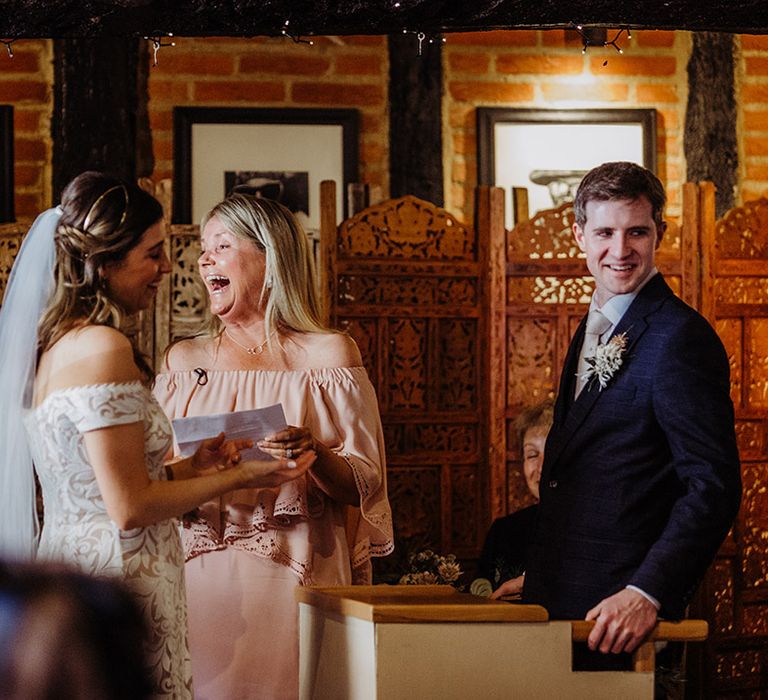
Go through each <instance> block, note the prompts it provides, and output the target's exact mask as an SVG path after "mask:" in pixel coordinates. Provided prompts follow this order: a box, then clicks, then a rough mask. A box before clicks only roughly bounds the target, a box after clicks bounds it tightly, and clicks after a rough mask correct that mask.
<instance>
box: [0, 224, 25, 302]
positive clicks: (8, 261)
mask: <svg viewBox="0 0 768 700" xmlns="http://www.w3.org/2000/svg"><path fill="white" fill-rule="evenodd" d="M31 225H32V222H31V221H27V222H18V223H15V224H0V300H2V297H3V296H4V295H5V287H6V285H7V284H8V278H9V277H10V275H11V268H12V267H13V261H14V260H15V259H16V255H18V252H19V249H20V248H21V242H22V241H23V240H24V236H25V235H26V233H27V230H28V229H29V227H30V226H31Z"/></svg>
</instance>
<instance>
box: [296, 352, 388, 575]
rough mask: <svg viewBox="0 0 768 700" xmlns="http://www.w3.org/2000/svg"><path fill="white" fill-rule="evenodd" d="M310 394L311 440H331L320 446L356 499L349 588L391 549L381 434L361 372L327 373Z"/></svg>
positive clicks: (374, 404) (351, 518)
mask: <svg viewBox="0 0 768 700" xmlns="http://www.w3.org/2000/svg"><path fill="white" fill-rule="evenodd" d="M315 386H316V390H315V392H313V400H314V402H315V405H314V411H311V412H310V413H314V415H315V417H316V420H317V421H318V422H319V425H317V426H309V427H311V428H313V432H315V434H316V435H323V436H327V435H329V434H335V435H336V436H337V441H336V442H335V443H332V442H328V441H327V440H326V444H328V446H329V447H330V448H331V449H332V450H333V451H334V452H336V453H337V454H338V455H339V456H341V457H343V458H344V459H345V460H346V461H347V463H348V464H349V466H350V468H351V469H352V472H353V473H354V476H355V483H356V484H357V490H358V492H359V493H360V508H349V509H348V510H349V512H348V517H347V539H348V541H349V548H350V558H351V564H352V575H353V582H354V583H366V582H370V577H371V563H370V560H371V557H381V556H386V555H387V554H390V553H391V552H392V550H393V549H394V544H393V534H392V512H391V509H390V506H389V500H388V498H387V478H386V461H385V452H384V434H383V431H382V427H381V418H380V416H379V408H378V402H377V400H376V394H375V391H374V388H373V385H372V384H371V382H370V380H369V379H368V375H367V373H366V371H365V369H364V368H363V367H352V368H343V369H342V370H329V371H328V373H327V377H326V378H325V379H324V380H323V379H320V380H319V381H318V382H317V383H316V385H315Z"/></svg>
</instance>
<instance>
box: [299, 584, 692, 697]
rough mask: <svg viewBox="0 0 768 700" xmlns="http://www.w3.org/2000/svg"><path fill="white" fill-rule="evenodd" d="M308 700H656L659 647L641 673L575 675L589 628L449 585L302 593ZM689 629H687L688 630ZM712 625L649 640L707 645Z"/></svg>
mask: <svg viewBox="0 0 768 700" xmlns="http://www.w3.org/2000/svg"><path fill="white" fill-rule="evenodd" d="M296 598H297V600H298V603H299V634H300V652H299V654H300V659H299V662H300V672H299V688H300V692H299V697H300V698H301V700H422V699H431V698H434V699H435V700H452V699H455V700H468V699H472V698H483V699H484V700H486V699H487V700H490V699H494V698H498V699H499V700H509V699H510V698H522V699H524V700H529V699H533V700H538V699H542V700H545V699H549V698H552V699H553V700H555V699H556V700H561V699H562V698H563V697H568V698H569V699H574V700H578V699H583V700H602V699H605V700H615V699H616V698H628V699H632V700H634V699H637V700H641V699H644V698H647V699H648V700H651V699H652V698H653V643H652V641H649V642H647V643H646V644H645V645H644V646H643V647H642V648H641V649H642V651H641V652H640V653H639V654H637V655H636V659H637V662H636V664H635V668H636V669H638V668H639V669H641V670H635V671H627V672H574V671H572V670H571V641H572V640H579V639H581V640H583V639H586V635H587V634H588V633H589V629H590V628H591V623H584V622H579V623H574V624H572V623H571V622H570V621H550V620H548V617H547V612H546V610H545V609H544V608H542V607H540V606H537V605H518V604H510V603H505V602H500V601H491V600H486V599H483V598H478V597H476V596H473V595H470V594H468V593H459V592H457V591H456V590H455V589H454V588H452V587H450V586H349V587H339V588H312V587H306V588H297V589H296ZM681 626H682V627H681ZM706 633H707V629H706V623H705V622H703V621H700V620H688V621H684V622H682V623H661V624H660V625H659V626H658V627H657V630H656V632H655V634H654V635H653V636H652V639H657V640H658V639H674V640H682V639H704V638H706Z"/></svg>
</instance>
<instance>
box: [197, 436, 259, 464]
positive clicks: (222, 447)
mask: <svg viewBox="0 0 768 700" xmlns="http://www.w3.org/2000/svg"><path fill="white" fill-rule="evenodd" d="M249 447H253V441H252V440H247V439H238V440H227V439H226V436H225V435H224V433H219V434H218V435H217V436H216V437H215V438H211V439H210V440H204V441H203V442H202V444H201V445H200V447H198V448H197V450H195V454H194V455H192V466H193V467H194V468H195V469H196V470H197V471H200V472H203V471H206V470H208V469H211V468H213V467H215V468H216V469H218V470H219V471H221V470H222V469H231V468H232V467H234V466H236V465H238V464H239V463H240V459H241V457H240V450H246V449H248V448H249Z"/></svg>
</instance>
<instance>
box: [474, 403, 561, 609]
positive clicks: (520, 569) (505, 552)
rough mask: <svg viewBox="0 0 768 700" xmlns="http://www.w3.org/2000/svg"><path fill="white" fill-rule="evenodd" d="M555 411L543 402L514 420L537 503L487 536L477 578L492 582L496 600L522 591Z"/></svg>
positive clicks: (528, 482) (527, 480) (494, 526)
mask: <svg viewBox="0 0 768 700" xmlns="http://www.w3.org/2000/svg"><path fill="white" fill-rule="evenodd" d="M552 408H553V403H552V401H551V400H547V401H543V402H542V403H540V404H537V405H535V406H531V407H529V408H526V409H525V410H523V412H522V413H521V414H520V415H519V416H518V418H517V421H515V428H516V431H517V435H518V439H519V443H520V445H521V446H522V457H523V474H524V476H525V483H526V485H527V486H528V490H529V491H530V492H531V495H532V496H533V497H534V498H535V499H536V501H537V502H536V503H535V504H533V505H531V506H528V507H527V508H523V509H522V510H518V511H516V512H515V513H512V514H510V515H506V516H504V517H502V518H497V519H496V520H494V522H493V524H492V525H491V528H490V530H489V531H488V534H487V535H486V538H485V543H484V545H483V550H482V553H481V554H480V561H479V563H478V574H477V575H478V577H480V578H485V579H487V580H488V581H489V582H490V584H491V587H492V588H493V593H492V594H491V598H493V599H496V598H501V597H502V596H510V595H514V596H517V595H520V593H521V592H522V590H523V575H524V572H525V561H526V550H527V548H528V543H529V541H530V535H531V532H532V531H533V524H534V520H535V519H536V511H537V509H538V500H539V480H540V479H541V466H542V464H543V463H544V444H545V443H546V441H547V433H549V429H550V427H551V425H552Z"/></svg>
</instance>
